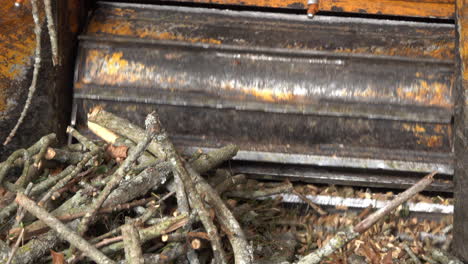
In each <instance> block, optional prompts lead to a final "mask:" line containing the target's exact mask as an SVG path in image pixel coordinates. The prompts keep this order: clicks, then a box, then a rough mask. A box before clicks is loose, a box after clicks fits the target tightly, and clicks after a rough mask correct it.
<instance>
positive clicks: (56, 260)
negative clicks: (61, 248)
mask: <svg viewBox="0 0 468 264" xmlns="http://www.w3.org/2000/svg"><path fill="white" fill-rule="evenodd" d="M50 255H52V264H65V263H66V262H65V257H64V256H63V254H62V253H59V252H55V251H53V250H52V249H51V250H50Z"/></svg>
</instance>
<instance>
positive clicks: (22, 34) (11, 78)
mask: <svg viewBox="0 0 468 264" xmlns="http://www.w3.org/2000/svg"><path fill="white" fill-rule="evenodd" d="M14 3H15V1H2V2H1V5H0V14H2V18H1V19H0V111H2V112H3V111H5V110H7V97H9V96H10V94H11V93H10V92H9V91H16V90H17V89H20V88H21V87H18V81H19V80H21V79H22V78H24V77H25V74H26V72H27V69H28V67H30V66H31V64H32V60H31V58H32V56H33V55H34V48H35V36H34V32H33V28H34V23H33V19H32V16H31V13H30V11H29V10H30V8H31V7H30V3H29V2H28V1H26V2H24V3H23V7H22V8H19V9H18V8H15V7H14Z"/></svg>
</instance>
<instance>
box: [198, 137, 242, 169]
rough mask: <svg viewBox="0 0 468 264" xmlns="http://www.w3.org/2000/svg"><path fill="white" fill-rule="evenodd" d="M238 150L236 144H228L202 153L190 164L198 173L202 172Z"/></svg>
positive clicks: (230, 156) (214, 166) (228, 157)
mask: <svg viewBox="0 0 468 264" xmlns="http://www.w3.org/2000/svg"><path fill="white" fill-rule="evenodd" d="M238 150H239V148H238V147H237V146H236V145H233V144H229V145H227V146H224V147H222V148H219V149H217V150H216V151H211V152H208V153H206V154H205V153H203V154H202V155H200V156H199V157H198V158H197V159H195V160H194V161H193V162H192V163H191V164H192V167H193V168H195V169H196V171H197V172H198V173H200V174H203V173H205V172H207V171H208V170H210V168H216V167H218V166H219V165H221V163H222V162H224V161H226V160H230V159H231V158H232V157H234V156H235V155H236V154H237V151H238Z"/></svg>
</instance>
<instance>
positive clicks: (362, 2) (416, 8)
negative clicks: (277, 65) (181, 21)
mask: <svg viewBox="0 0 468 264" xmlns="http://www.w3.org/2000/svg"><path fill="white" fill-rule="evenodd" d="M165 1H167V2H189V3H202V4H219V5H236V6H255V7H268V8H287V9H296V10H300V9H307V6H308V5H307V0H165ZM155 2H156V1H155ZM158 2H159V1H158ZM454 2H455V1H454V0H417V1H414V0H372V1H369V0H319V1H318V4H319V5H318V10H319V11H328V12H348V13H359V14H372V15H393V16H409V17H431V18H444V19H453V18H454V13H455V3H454Z"/></svg>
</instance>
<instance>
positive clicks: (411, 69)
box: [74, 4, 454, 174]
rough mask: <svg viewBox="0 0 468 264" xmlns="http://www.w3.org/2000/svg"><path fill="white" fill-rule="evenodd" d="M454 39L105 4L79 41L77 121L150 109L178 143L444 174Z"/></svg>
mask: <svg viewBox="0 0 468 264" xmlns="http://www.w3.org/2000/svg"><path fill="white" fill-rule="evenodd" d="M453 37H454V28H453V26H452V25H440V24H436V25H433V24H424V23H410V22H388V21H386V22H385V21H384V22H382V21H374V20H363V19H340V18H329V17H322V18H318V19H314V20H307V19H302V18H298V17H297V16H289V15H263V16H258V14H257V13H250V12H233V11H213V10H204V9H194V8H181V7H162V6H159V7H155V6H143V5H122V4H102V5H101V6H100V7H99V8H98V9H97V10H96V12H95V14H94V16H93V18H92V19H91V21H90V23H89V26H88V29H87V32H86V34H85V35H84V36H82V37H81V40H82V41H81V42H80V49H79V56H78V61H77V71H76V74H75V85H74V87H75V88H74V89H75V98H76V102H77V103H78V104H79V107H80V111H79V115H78V116H79V118H81V120H84V119H85V116H86V115H85V114H86V111H87V109H89V108H90V107H92V106H93V105H96V104H101V105H104V106H105V107H106V109H108V110H109V111H111V112H115V113H119V114H120V115H123V116H126V117H128V118H130V119H131V120H135V121H136V122H139V121H141V120H140V118H141V116H144V115H142V114H141V113H145V112H148V111H150V110H151V109H152V108H154V107H155V106H157V108H158V111H159V112H160V114H161V118H162V119H163V121H164V122H165V124H166V126H167V127H168V130H169V132H170V133H171V134H172V135H174V137H176V138H182V139H185V140H180V141H179V142H180V143H181V144H185V145H191V146H198V147H213V146H217V145H219V144H221V143H225V142H236V143H237V144H239V145H240V147H241V149H242V150H243V151H247V152H249V153H250V154H252V155H250V156H249V155H247V156H246V158H245V159H246V160H261V161H269V162H277V161H275V160H274V159H273V158H271V157H273V156H271V155H270V154H271V153H283V154H291V155H292V154H300V155H306V156H307V155H309V156H310V155H312V156H314V155H317V156H320V157H322V156H323V157H325V159H328V160H327V161H326V162H330V160H332V159H333V158H334V157H353V158H361V159H375V160H378V162H375V163H373V164H378V163H379V162H380V163H382V162H387V161H388V162H387V163H386V164H387V165H386V167H385V168H384V167H382V168H380V169H388V170H392V169H395V170H407V169H410V170H415V171H419V172H423V171H427V170H430V169H431V168H433V167H430V166H429V167H427V168H426V169H421V170H418V169H417V168H414V166H413V168H412V169H411V167H412V165H411V164H410V163H404V164H400V163H398V162H395V161H403V162H413V161H418V162H422V163H426V164H429V165H431V166H433V165H434V164H439V165H440V166H439V167H440V168H444V169H443V170H441V171H442V172H444V173H447V174H451V173H452V172H453V169H452V167H451V166H452V165H451V159H450V158H448V159H443V160H441V159H440V156H444V155H447V156H448V157H450V154H451V151H452V142H451V138H452V135H451V129H452V126H451V120H452V116H453V98H452V89H453V83H454V54H453V52H454V51H453V45H454V44H453V43H454V39H453ZM396 139H397V140H396ZM411 151H413V152H416V153H415V154H411V155H410V154H409V153H410V152H411ZM257 152H258V153H259V154H258V155H257V154H255V155H253V154H254V153H257ZM262 153H263V154H262ZM314 157H315V156H314ZM292 161H293V159H291V162H292ZM309 161H310V163H314V164H318V163H320V162H322V161H320V159H315V160H314V159H309ZM327 164H331V163H327ZM366 164H368V163H365V162H364V163H362V164H361V165H359V166H358V167H365V166H367V165H366ZM318 165H320V164H318ZM335 165H336V166H338V165H339V164H335ZM413 165H414V164H413ZM327 166H328V165H327ZM373 166H374V165H373ZM375 166H376V167H375V169H379V165H375ZM391 166H394V168H392V167H391ZM405 166H406V167H405Z"/></svg>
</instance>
